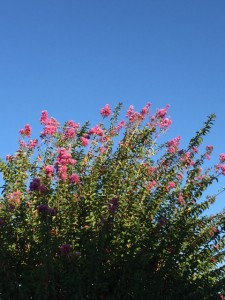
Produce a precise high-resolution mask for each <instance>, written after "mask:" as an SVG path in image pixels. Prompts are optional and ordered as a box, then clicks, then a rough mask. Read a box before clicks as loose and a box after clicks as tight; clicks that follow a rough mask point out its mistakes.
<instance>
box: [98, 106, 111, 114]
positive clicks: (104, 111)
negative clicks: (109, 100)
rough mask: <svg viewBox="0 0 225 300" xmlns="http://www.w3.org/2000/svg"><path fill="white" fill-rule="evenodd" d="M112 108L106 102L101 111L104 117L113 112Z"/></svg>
mask: <svg viewBox="0 0 225 300" xmlns="http://www.w3.org/2000/svg"><path fill="white" fill-rule="evenodd" d="M111 112H112V111H111V108H110V106H109V104H106V105H105V106H104V107H103V108H102V109H101V110H100V113H101V115H102V116H103V117H108V116H110V114H111Z"/></svg>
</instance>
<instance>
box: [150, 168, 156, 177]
mask: <svg viewBox="0 0 225 300" xmlns="http://www.w3.org/2000/svg"><path fill="white" fill-rule="evenodd" d="M155 170H156V168H155V167H149V168H148V174H149V175H152V173H154V172H155Z"/></svg>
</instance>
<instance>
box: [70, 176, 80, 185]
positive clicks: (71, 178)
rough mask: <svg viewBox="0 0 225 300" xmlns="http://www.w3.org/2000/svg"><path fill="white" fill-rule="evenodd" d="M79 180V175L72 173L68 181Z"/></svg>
mask: <svg viewBox="0 0 225 300" xmlns="http://www.w3.org/2000/svg"><path fill="white" fill-rule="evenodd" d="M79 182H80V177H79V175H77V174H72V175H71V176H70V183H72V184H73V183H79Z"/></svg>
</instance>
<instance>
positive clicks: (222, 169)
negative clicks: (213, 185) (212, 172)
mask: <svg viewBox="0 0 225 300" xmlns="http://www.w3.org/2000/svg"><path fill="white" fill-rule="evenodd" d="M221 171H222V174H223V175H225V165H224V166H221Z"/></svg>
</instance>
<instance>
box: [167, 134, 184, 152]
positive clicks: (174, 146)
mask: <svg viewBox="0 0 225 300" xmlns="http://www.w3.org/2000/svg"><path fill="white" fill-rule="evenodd" d="M180 139H181V137H180V136H178V137H175V138H174V139H172V140H171V141H169V142H167V147H168V148H167V151H168V152H169V153H171V154H172V153H175V152H177V150H178V146H179V143H180Z"/></svg>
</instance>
